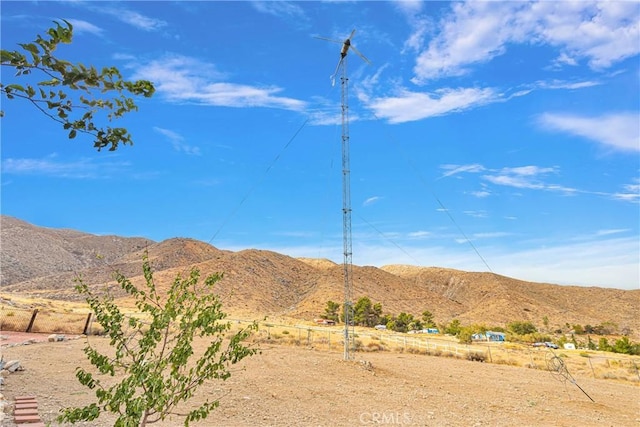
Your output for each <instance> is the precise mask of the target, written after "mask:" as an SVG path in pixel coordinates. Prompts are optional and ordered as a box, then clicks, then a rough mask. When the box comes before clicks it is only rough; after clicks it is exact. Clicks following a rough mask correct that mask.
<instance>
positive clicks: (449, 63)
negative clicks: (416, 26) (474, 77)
mask: <svg viewBox="0 0 640 427" xmlns="http://www.w3.org/2000/svg"><path fill="white" fill-rule="evenodd" d="M438 26H439V28H438V31H437V32H436V34H437V36H436V37H435V38H433V39H432V40H431V41H430V42H429V45H428V47H427V48H426V49H425V50H424V51H423V52H422V53H421V54H420V55H419V56H418V58H417V60H416V65H415V67H414V73H415V78H414V79H413V82H414V83H417V84H421V83H425V82H427V81H429V80H432V79H437V78H441V77H447V76H459V75H463V74H466V73H468V72H470V71H471V70H472V66H473V65H474V64H480V63H484V62H487V61H490V60H491V59H493V58H495V57H496V56H499V55H502V54H504V53H505V52H506V51H507V50H508V47H509V45H513V44H532V43H533V44H538V45H548V46H553V47H556V48H558V49H559V50H560V53H559V56H558V58H557V59H556V60H555V61H554V63H555V64H566V65H576V64H578V63H579V61H581V60H586V61H587V63H588V64H589V66H590V67H591V68H593V69H606V68H608V67H610V66H611V65H612V64H614V63H617V62H619V61H621V60H623V59H625V58H629V57H631V56H633V55H636V54H638V53H639V52H640V44H639V43H638V39H639V38H640V26H638V8H637V3H635V2H599V3H598V2H593V1H582V2H548V1H543V2H464V3H462V2H459V3H453V4H452V6H451V12H450V13H449V14H448V15H447V16H445V17H444V18H443V19H442V20H441V22H440V23H439V24H438ZM411 37H413V35H412V36H410V39H411ZM415 43H416V42H415V41H414V42H412V44H415Z"/></svg>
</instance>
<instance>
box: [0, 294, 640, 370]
mask: <svg viewBox="0 0 640 427" xmlns="http://www.w3.org/2000/svg"><path fill="white" fill-rule="evenodd" d="M228 320H229V321H230V322H232V323H234V324H236V325H237V326H239V327H241V326H242V325H243V324H249V323H251V321H248V320H245V319H228ZM2 331H15V332H33V333H62V334H84V335H93V334H100V333H101V332H102V327H101V326H100V325H99V324H98V322H96V320H95V316H94V315H93V313H89V312H86V313H77V312H57V311H49V310H39V309H21V308H15V307H11V306H0V332H2ZM349 336H350V337H351V341H350V343H349V345H350V348H351V349H353V350H355V352H356V353H361V354H365V353H369V352H378V351H393V352H407V353H415V354H424V355H432V356H440V357H452V358H458V359H467V360H472V361H479V362H487V363H494V364H504V365H512V366H524V367H527V368H533V369H543V370H544V369H548V358H549V355H550V354H551V355H553V356H556V355H557V356H558V357H561V358H562V359H563V360H564V362H565V364H566V365H567V367H568V369H570V370H571V372H572V373H573V374H576V375H583V376H587V377H593V378H605V379H621V380H628V381H634V382H640V370H639V369H638V366H640V358H639V357H637V356H627V355H619V357H616V356H618V355H616V356H612V355H611V354H610V353H601V352H597V351H587V350H584V349H578V350H564V349H559V350H555V351H553V350H550V349H547V348H534V347H528V346H524V345H518V344H512V343H492V342H474V343H472V344H461V343H457V342H455V341H453V340H452V338H451V337H445V336H443V335H439V334H435V335H431V334H416V335H411V336H410V335H407V334H400V333H393V332H390V331H374V330H371V331H369V330H366V329H358V330H356V331H355V333H353V332H350V334H349ZM253 339H254V340H255V341H256V342H258V343H274V344H285V345H295V346H306V347H313V348H317V349H326V350H330V351H339V350H342V349H343V348H344V330H341V329H340V327H335V326H310V325H290V324H278V323H269V322H259V329H258V331H257V333H256V334H255V335H254V337H253Z"/></svg>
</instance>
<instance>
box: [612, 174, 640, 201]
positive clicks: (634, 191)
mask: <svg viewBox="0 0 640 427" xmlns="http://www.w3.org/2000/svg"><path fill="white" fill-rule="evenodd" d="M612 198H614V199H616V200H622V201H625V202H633V203H640V178H636V179H635V180H634V182H632V183H631V184H625V185H624V186H623V191H621V192H617V193H614V194H612Z"/></svg>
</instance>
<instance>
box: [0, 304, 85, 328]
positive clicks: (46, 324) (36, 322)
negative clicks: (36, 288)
mask: <svg viewBox="0 0 640 427" xmlns="http://www.w3.org/2000/svg"><path fill="white" fill-rule="evenodd" d="M91 318H92V314H91V313H73V312H56V311H46V310H38V309H22V308H15V307H6V306H5V307H0V331H14V332H34V333H66V334H87V333H88V332H89V331H90V327H91V323H92V322H91Z"/></svg>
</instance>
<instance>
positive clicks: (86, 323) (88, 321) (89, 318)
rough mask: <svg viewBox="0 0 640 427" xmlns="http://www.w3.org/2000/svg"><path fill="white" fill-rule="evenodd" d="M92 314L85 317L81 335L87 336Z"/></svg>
mask: <svg viewBox="0 0 640 427" xmlns="http://www.w3.org/2000/svg"><path fill="white" fill-rule="evenodd" d="M92 314H93V313H89V314H88V315H87V321H86V322H84V329H83V330H82V335H89V326H90V325H91V315H92Z"/></svg>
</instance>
